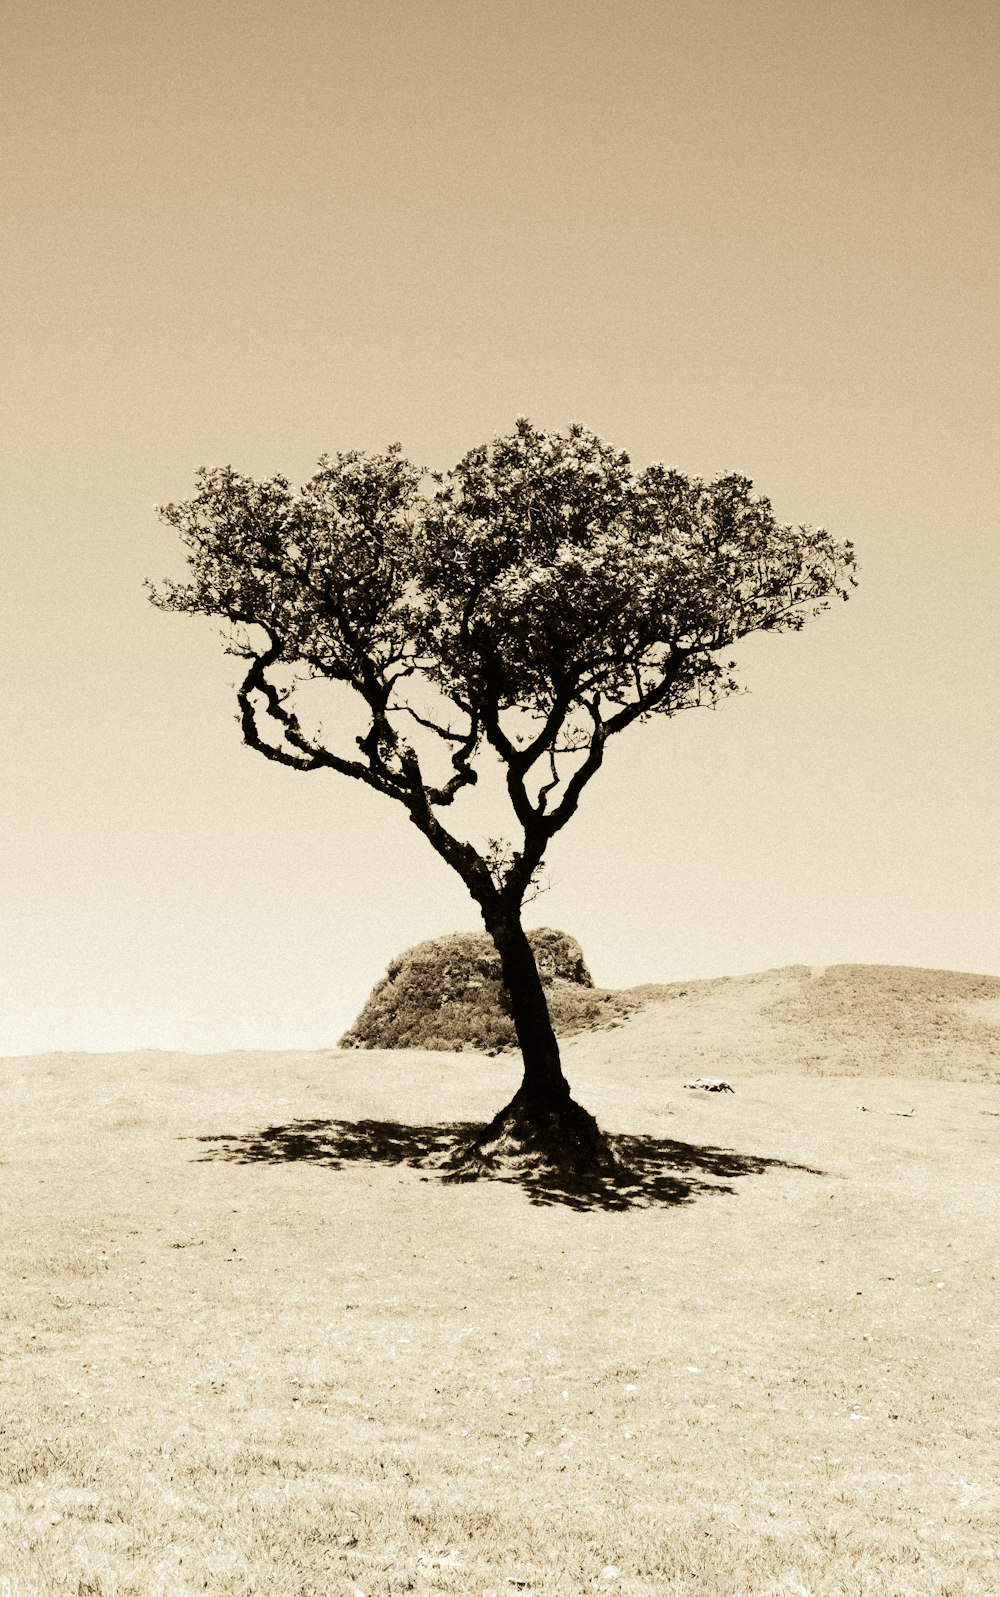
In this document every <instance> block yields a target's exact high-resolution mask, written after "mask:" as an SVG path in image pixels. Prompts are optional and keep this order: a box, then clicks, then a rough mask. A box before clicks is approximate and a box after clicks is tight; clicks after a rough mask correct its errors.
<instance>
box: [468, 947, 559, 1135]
mask: <svg viewBox="0 0 1000 1597" xmlns="http://www.w3.org/2000/svg"><path fill="white" fill-rule="evenodd" d="M487 929H488V931H489V933H490V936H491V937H492V938H493V942H494V944H495V945H496V950H497V953H498V954H499V955H500V970H501V974H502V975H503V982H504V986H505V987H506V989H507V996H508V998H509V1000H510V1013H511V1019H512V1020H513V1022H514V1030H515V1031H516V1032H517V1042H518V1047H519V1048H520V1050H521V1058H522V1060H523V1061H524V1079H523V1080H522V1082H521V1086H520V1088H519V1090H518V1096H519V1097H520V1098H522V1099H524V1100H525V1101H529V1100H530V1101H531V1102H532V1103H536V1104H537V1105H538V1106H539V1108H547V1107H555V1106H556V1105H558V1104H562V1103H565V1102H566V1101H567V1099H568V1098H569V1095H570V1092H569V1082H568V1081H567V1080H566V1077H565V1076H564V1075H563V1070H562V1061H561V1060H560V1058H559V1043H558V1040H557V1038H556V1034H555V1032H554V1030H553V1029H552V1019H551V1016H550V1015H549V1001H548V999H547V998H546V996H545V988H544V987H543V985H542V978H541V976H540V975H539V974H538V964H537V961H536V959H535V951H534V949H533V948H532V946H531V944H530V943H529V941H528V938H527V935H526V934H525V931H524V928H523V927H522V925H521V922H520V919H519V918H517V917H516V916H515V917H513V918H511V919H510V920H505V921H499V922H495V923H494V924H493V925H490V926H488V927H487Z"/></svg>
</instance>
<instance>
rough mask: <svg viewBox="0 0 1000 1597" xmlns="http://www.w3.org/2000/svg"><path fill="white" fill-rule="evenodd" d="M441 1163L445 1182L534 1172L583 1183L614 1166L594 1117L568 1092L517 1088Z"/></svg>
mask: <svg viewBox="0 0 1000 1597" xmlns="http://www.w3.org/2000/svg"><path fill="white" fill-rule="evenodd" d="M444 1168H445V1170H446V1172H447V1174H446V1179H447V1180H450V1181H475V1180H476V1179H477V1178H478V1177H479V1176H503V1175H505V1174H508V1175H515V1174H517V1175H525V1174H529V1173H531V1172H537V1173H538V1174H539V1175H543V1174H552V1175H558V1176H560V1177H562V1178H563V1179H569V1180H571V1181H583V1182H587V1181H593V1180H595V1179H600V1178H601V1177H604V1178H607V1177H609V1176H613V1175H615V1174H616V1173H618V1171H619V1165H618V1161H617V1160H616V1158H615V1156H614V1153H613V1152H612V1150H611V1145H610V1143H609V1142H608V1139H607V1138H606V1137H605V1135H604V1133H603V1131H602V1130H601V1128H600V1126H599V1125H598V1124H597V1121H596V1120H595V1119H594V1117H593V1115H591V1114H588V1113H587V1111H586V1109H584V1108H582V1107H581V1106H580V1104H578V1103H576V1102H575V1101H574V1100H573V1099H572V1098H570V1097H569V1096H568V1094H567V1096H566V1097H565V1098H561V1099H559V1100H557V1101H555V1102H552V1101H551V1100H545V1101H539V1100H538V1099H537V1098H529V1097H526V1096H523V1095H522V1093H521V1092H518V1093H517V1094H516V1095H515V1097H514V1098H513V1099H512V1100H511V1102H510V1103H509V1104H508V1105H507V1106H506V1108H505V1109H501V1111H500V1113H499V1114H498V1115H496V1116H495V1117H494V1119H493V1120H491V1121H490V1123H489V1125H488V1126H484V1127H483V1129H482V1131H481V1132H480V1133H479V1134H478V1136H476V1137H474V1138H473V1139H472V1141H471V1142H467V1143H464V1144H462V1145H460V1146H459V1147H458V1148H456V1149H454V1150H453V1151H452V1152H451V1153H450V1154H449V1155H448V1157H447V1159H446V1161H445V1162H444Z"/></svg>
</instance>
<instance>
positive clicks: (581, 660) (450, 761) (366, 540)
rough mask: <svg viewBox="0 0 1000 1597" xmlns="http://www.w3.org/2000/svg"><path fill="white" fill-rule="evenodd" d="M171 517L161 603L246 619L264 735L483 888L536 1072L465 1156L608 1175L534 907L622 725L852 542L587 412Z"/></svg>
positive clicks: (722, 670)
mask: <svg viewBox="0 0 1000 1597" xmlns="http://www.w3.org/2000/svg"><path fill="white" fill-rule="evenodd" d="M161 515H162V517H163V519H164V520H165V521H166V522H167V523H169V524H170V525H171V526H173V527H175V528H176V529H177V531H178V532H179V533H180V535H181V537H182V539H183V542H184V544H185V545H186V548H187V558H188V562H189V565H190V568H191V570H190V581H188V582H186V583H183V584H180V583H174V582H164V583H163V584H162V585H160V587H159V588H157V589H153V590H151V596H152V599H153V602H154V603H155V604H156V605H158V606H159V607H160V608H161V609H164V610H174V611H183V612H186V613H190V614H196V615H207V616H214V617H218V618H220V619H221V620H222V621H223V622H225V623H227V624H229V625H228V629H227V631H228V637H229V643H228V647H229V650H230V652H232V653H234V654H236V655H238V656H239V657H241V658H242V659H243V660H245V661H246V662H247V668H246V673H245V675H244V677H243V681H242V685H241V686H240V688H239V689H238V695H237V697H238V701H239V715H240V722H241V726H242V730H243V737H244V740H245V741H246V743H247V744H248V745H249V746H250V747H251V748H253V749H256V750H257V751H258V752H259V753H260V754H263V755H265V756H266V757H267V759H269V760H276V761H278V762H279V763H281V764H282V765H287V766H291V767H292V768H293V769H294V770H298V771H318V770H330V771H337V772H339V773H340V774H341V775H342V776H349V777H353V778H354V779H355V780H356V781H359V782H365V783H367V785H368V786H369V787H371V788H374V789H375V791H376V792H377V793H381V794H383V795H384V796H385V797H386V798H389V799H393V800H395V802H396V803H398V804H401V805H403V807H404V809H405V810H406V812H407V814H408V816H409V818H410V820H411V821H412V822H413V825H414V826H415V827H416V828H417V830H418V831H419V832H421V833H422V834H423V835H424V837H425V838H426V839H427V841H428V842H429V843H430V845H431V847H432V848H433V849H435V850H436V852H437V853H438V854H439V855H440V856H441V858H442V859H443V860H444V861H445V862H446V863H447V864H448V865H450V866H451V868H452V870H454V871H457V872H458V874H459V876H460V877H461V878H462V881H463V882H464V883H465V885H466V887H467V888H468V890H469V892H470V893H471V894H472V897H473V898H474V899H475V901H476V903H477V905H478V906H479V909H480V911H481V914H482V917H483V922H484V924H485V926H486V930H487V931H488V933H489V934H490V936H491V937H492V939H493V941H494V943H495V945H496V948H497V952H498V954H499V956H500V963H501V969H502V972H503V978H504V982H505V985H506V987H507V990H508V992H509V995H510V1003H511V1010H512V1015H513V1019H514V1024H515V1027H516V1031H517V1038H518V1043H519V1046H520V1049H521V1053H522V1055H523V1059H524V1077H523V1080H522V1082H521V1085H520V1087H519V1088H518V1091H517V1093H516V1094H515V1096H514V1098H513V1099H512V1101H511V1102H510V1103H509V1104H508V1105H507V1106H506V1108H504V1109H502V1110H501V1111H500V1113H499V1114H498V1115H497V1116H496V1118H495V1119H494V1120H493V1121H492V1123H491V1124H490V1125H489V1126H487V1127H486V1128H485V1129H484V1130H483V1132H482V1133H481V1134H480V1136H479V1137H478V1138H477V1139H476V1141H475V1142H474V1143H473V1144H471V1145H470V1146H468V1147H466V1148H464V1149H461V1150H458V1151H457V1152H456V1155H455V1165H456V1169H457V1170H459V1171H460V1172H462V1173H467V1174H474V1173H476V1172H477V1171H479V1170H481V1169H484V1168H488V1167H490V1166H491V1165H493V1164H495V1163H496V1162H497V1161H498V1160H503V1159H504V1158H507V1157H516V1158H517V1159H518V1160H528V1161H531V1160H535V1161H537V1162H539V1163H544V1164H551V1165H555V1166H556V1167H559V1168H561V1169H562V1170H564V1171H574V1172H577V1173H580V1174H585V1173H587V1172H595V1173H596V1172H599V1171H601V1170H602V1169H606V1168H607V1167H608V1165H609V1162H610V1161H611V1154H610V1151H609V1148H608V1145H607V1143H606V1141H605V1139H604V1137H603V1135H602V1134H601V1132H600V1130H599V1129H598V1126H597V1123H596V1121H595V1120H594V1119H593V1117H592V1116H591V1115H589V1114H588V1113H587V1112H586V1110H584V1109H583V1108H581V1107H580V1106H579V1105H578V1104H576V1103H575V1102H574V1100H573V1099H572V1097H571V1095H570V1089H569V1085H568V1083H567V1081H566V1078H565V1076H564V1075H563V1072H562V1067H561V1064H560V1059H559V1047H558V1043H557V1041H556V1037H555V1033H554V1031H553V1029H552V1025H551V1022H550V1018H549V1012H548V1007H547V1004H546V998H545V992H544V989H543V986H542V983H541V981H540V979H539V974H538V970H537V968H536V964H535V960H534V956H533V954H532V950H531V947H530V944H529V942H528V939H527V936H526V935H525V932H524V929H523V927H522V924H521V915H522V909H523V906H524V903H525V901H526V898H527V897H528V896H529V894H530V891H531V889H532V884H533V883H534V882H535V881H536V878H537V874H538V872H539V869H540V866H541V864H542V860H543V857H544V854H545V850H546V848H547V846H548V844H549V842H550V841H551V839H552V838H553V837H554V836H555V834H556V833H557V832H559V831H560V830H561V829H562V828H563V827H564V826H565V825H566V823H567V821H569V820H570V818H571V817H572V815H573V814H574V812H575V810H576V808H577V805H578V804H579V802H580V796H581V794H582V792H583V790H584V788H585V787H586V785H587V783H588V782H589V781H590V780H591V778H592V777H593V776H595V775H596V773H597V771H598V770H599V769H600V766H601V764H602V761H603V759H604V754H605V749H606V747H607V743H608V739H609V738H610V737H611V736H612V735H613V734H614V733H616V732H622V731H624V730H625V728H626V727H628V726H631V725H632V723H633V722H635V721H643V720H646V719H647V718H648V717H650V716H653V715H665V716H669V715H675V714H676V713H677V711H678V710H683V709H686V708H688V707H690V706H694V705H712V704H715V703H717V702H718V701H719V700H720V699H722V698H723V697H725V696H726V695H727V694H729V693H731V692H733V691H734V690H735V688H736V686H737V684H736V682H735V680H734V678H733V676H732V671H733V669H734V666H733V662H732V661H731V660H727V659H725V658H724V654H725V651H728V650H729V649H730V647H731V646H732V645H733V644H734V643H735V642H736V640H737V639H739V638H743V637H746V636H747V635H748V634H750V633H752V632H760V631H771V632H779V631H795V630H798V629H799V628H800V627H801V626H802V625H803V622H804V621H805V619H806V618H807V617H808V616H812V615H814V614H816V613H817V612H818V611H820V610H822V609H825V608H826V606H827V603H828V601H829V599H830V597H831V596H838V597H840V598H843V599H846V598H847V597H848V593H849V589H850V587H852V586H853V584H854V578H853V574H852V573H853V566H854V555H853V551H852V548H851V545H850V544H838V543H836V542H834V540H833V539H832V538H831V537H830V536H829V535H828V534H827V533H826V532H825V531H823V530H822V529H815V530H814V529H810V528H807V527H793V526H782V525H780V524H779V523H778V522H777V521H776V520H775V517H774V513H773V511H772V509H771V505H770V503H769V502H768V500H767V499H765V498H763V497H761V496H759V495H755V494H754V493H753V492H752V484H751V482H750V481H749V480H748V479H747V478H745V477H740V476H735V475H728V476H722V477H719V478H717V479H716V480H715V481H713V482H704V481H701V480H700V479H697V478H688V477H685V476H683V475H682V474H681V473H680V472H678V471H674V470H671V469H668V468H667V467H665V466H663V465H660V464H654V465H651V466H649V467H647V468H646V470H644V471H640V472H636V471H634V470H633V469H632V467H631V464H630V462H629V458H628V456H627V455H626V454H622V453H621V452H620V451H618V450H616V449H613V448H612V447H611V446H610V445H609V444H607V443H606V442H604V440H603V439H601V438H599V437H597V436H595V434H593V433H591V432H589V431H587V430H586V429H585V428H584V427H582V426H579V425H577V424H574V425H572V426H570V427H569V428H568V429H567V430H566V431H565V432H558V433H550V432H543V431H541V430H539V429H538V428H536V427H535V426H533V425H532V424H531V422H529V421H527V420H526V419H524V418H521V419H519V420H518V422H517V423H516V426H515V428H514V431H513V432H512V433H510V434H509V435H508V436H506V437H502V438H497V439H495V440H494V441H493V442H492V443H490V444H483V445H481V446H480V447H478V448H476V449H473V450H471V451H470V452H469V453H468V454H467V455H466V456H465V458H464V459H463V460H462V461H460V462H459V464H458V465H457V466H456V467H455V469H454V470H453V471H451V472H449V473H448V474H447V475H440V474H427V473H425V472H423V471H421V470H420V469H418V468H417V467H415V466H413V465H412V464H411V463H410V462H409V461H408V460H406V459H404V457H403V455H402V453H401V451H400V449H399V447H398V446H397V445H393V446H392V447H390V448H389V449H388V450H387V452H386V453H385V454H363V453H360V452H357V451H352V452H351V453H348V454H339V455H336V456H335V457H333V458H332V459H331V458H328V457H324V458H323V459H322V460H321V461H320V462H319V468H318V470H317V472H316V474H315V476H313V477H312V478H311V479H310V481H309V482H307V483H306V484H305V486H304V487H303V488H302V489H300V490H299V491H298V492H295V491H294V490H293V489H292V487H291V485H290V484H289V483H288V481H287V480H286V479H285V478H284V477H280V476H279V477H273V478H271V479H270V480H268V481H265V482H256V481H254V480H252V479H251V478H248V477H244V476H241V475H240V474H239V473H237V472H235V471H233V470H232V469H231V468H230V467H224V468H219V469H216V470H202V471H201V472H199V474H198V477H197V492H196V494H195V497H194V498H193V499H191V500H188V501H186V502H184V503H181V504H176V505H169V506H166V507H165V508H163V509H162V511H161ZM310 679H314V680H315V679H321V680H325V681H327V682H332V683H339V684H342V685H344V687H346V688H347V689H349V690H353V698H354V701H355V703H356V705H357V706H358V708H359V709H360V711H361V712H362V714H363V727H364V730H363V731H362V732H361V733H360V734H359V735H358V736H357V738H356V739H355V744H356V746H355V747H354V748H353V749H350V750H344V749H337V748H334V747H331V746H330V742H331V740H329V739H327V738H326V737H325V736H323V734H322V733H321V731H320V730H319V726H318V722H317V721H316V718H315V706H314V705H311V704H310V702H309V700H310V690H309V681H310ZM489 760H494V761H499V762H500V764H501V766H502V769H503V774H504V777H505V780H506V789H507V794H508V795H509V799H510V807H511V810H512V813H513V825H512V835H513V839H514V840H513V842H507V843H501V842H497V841H491V842H490V843H489V844H488V845H486V846H484V847H482V848H477V847H475V846H474V845H473V844H472V843H470V842H469V841H467V840H465V839H463V838H462V837H461V836H460V835H459V833H458V829H457V828H455V827H454V826H453V827H452V829H449V828H448V827H447V826H446V825H445V824H444V820H443V819H442V816H443V815H444V814H445V813H446V812H447V811H448V810H449V808H450V806H452V805H453V804H454V802H455V800H456V798H458V796H459V795H460V794H462V793H463V790H464V789H466V788H471V787H473V786H474V785H475V784H476V781H477V778H478V775H479V774H480V772H481V770H482V769H483V763H484V761H489ZM459 808H460V809H461V806H460V807H459ZM456 813H457V812H456Z"/></svg>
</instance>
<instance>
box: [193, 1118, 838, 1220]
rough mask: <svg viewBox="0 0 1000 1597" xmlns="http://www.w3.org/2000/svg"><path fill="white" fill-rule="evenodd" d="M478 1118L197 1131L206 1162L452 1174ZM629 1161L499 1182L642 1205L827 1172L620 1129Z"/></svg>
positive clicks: (533, 1195) (591, 1204)
mask: <svg viewBox="0 0 1000 1597" xmlns="http://www.w3.org/2000/svg"><path fill="white" fill-rule="evenodd" d="M482 1129H483V1128H482V1126H480V1125H476V1124H474V1123H472V1122H465V1121H454V1122H452V1123H450V1124H445V1125H441V1124H439V1125H433V1126H409V1125H401V1124H400V1123H399V1122H397V1121H394V1120H293V1121H292V1122H291V1123H290V1124H289V1125H287V1126H268V1127H267V1129H266V1130H264V1131H247V1132H243V1133H231V1134H230V1133H225V1132H223V1133H219V1134H218V1135H215V1136H203V1137H197V1138H196V1139H195V1140H196V1141H198V1142H203V1143H207V1144H209V1146H208V1148H207V1149H206V1151H205V1152H204V1153H203V1154H202V1155H201V1157H202V1158H203V1159H228V1160H232V1161H233V1162H234V1163H236V1164H284V1163H287V1162H289V1161H292V1160H296V1159H307V1160H309V1161H311V1162H312V1163H313V1164H322V1165H326V1166H328V1167H329V1168H330V1169H332V1170H340V1169H342V1168H343V1166H344V1165H347V1164H373V1165H375V1164H384V1165H396V1166H398V1165H408V1166H410V1167H411V1168H414V1169H417V1170H422V1171H425V1172H426V1174H425V1175H424V1176H423V1178H422V1179H423V1180H425V1181H426V1180H439V1181H448V1180H452V1181H453V1180H455V1176H454V1175H453V1174H452V1173H451V1171H450V1170H449V1168H448V1160H449V1156H450V1155H451V1154H452V1153H453V1152H454V1151H455V1150H456V1149H457V1148H460V1147H462V1146H463V1145H465V1144H466V1143H469V1142H471V1141H472V1140H473V1138H474V1137H475V1136H476V1135H477V1134H478V1133H479V1132H481V1131H482ZM608 1141H609V1142H610V1144H611V1146H612V1149H613V1150H614V1154H615V1158H616V1159H617V1161H618V1166H619V1168H618V1169H617V1170H615V1171H614V1173H613V1174H610V1175H608V1174H605V1175H601V1176H599V1177H593V1176H590V1177H584V1178H580V1177H574V1176H573V1175H571V1174H569V1173H567V1172H564V1171H553V1170H546V1169H543V1170H539V1169H537V1168H525V1169H519V1168H517V1167H516V1166H509V1165H508V1166H505V1167H504V1168H502V1169H498V1170H497V1171H496V1173H495V1174H494V1173H492V1172H491V1174H490V1179H493V1180H500V1181H506V1182H509V1183H513V1184H514V1185H516V1186H519V1187H521V1188H522V1189H523V1190H524V1191H525V1192H526V1193H527V1195H528V1197H529V1198H530V1200H531V1202H532V1203H537V1204H553V1203H562V1204H566V1205H568V1206H569V1207H570V1208H574V1209H639V1208H652V1207H656V1206H661V1207H668V1206H672V1205H674V1204H682V1203H692V1202H693V1201H694V1200H695V1199H696V1198H701V1197H708V1196H710V1195H716V1196H718V1195H720V1194H725V1193H732V1191H733V1187H732V1186H731V1184H730V1183H731V1182H732V1180H733V1179H734V1178H736V1177H738V1176H757V1175H763V1174H764V1172H765V1171H767V1170H774V1169H778V1170H801V1171H805V1172H807V1173H808V1174H810V1175H822V1173H823V1172H822V1171H820V1170H815V1169H813V1168H812V1167H811V1166H810V1165H801V1164H791V1163H789V1162H788V1161H786V1160H784V1159H765V1158H762V1157H760V1156H758V1155H756V1154H747V1153H736V1152H734V1151H733V1150H732V1149H731V1148H698V1147H695V1146H693V1144H691V1143H688V1142H675V1141H674V1140H673V1138H671V1137H651V1136H611V1135H609V1137H608Z"/></svg>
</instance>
